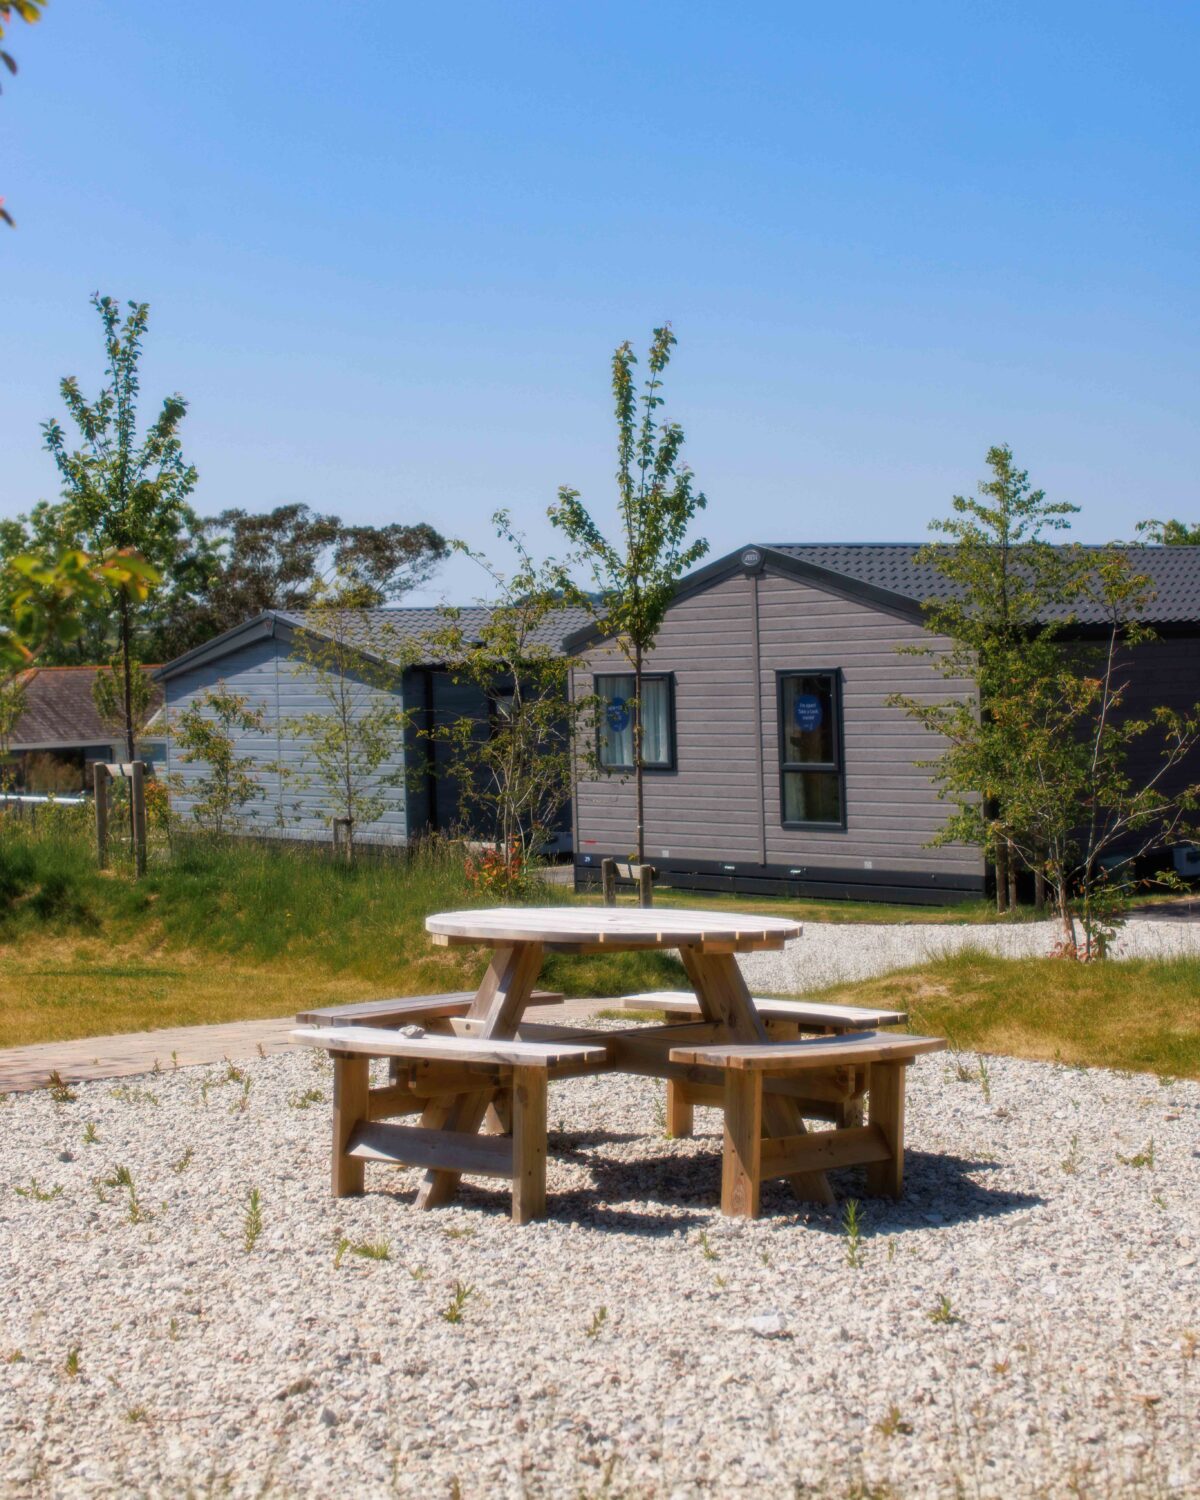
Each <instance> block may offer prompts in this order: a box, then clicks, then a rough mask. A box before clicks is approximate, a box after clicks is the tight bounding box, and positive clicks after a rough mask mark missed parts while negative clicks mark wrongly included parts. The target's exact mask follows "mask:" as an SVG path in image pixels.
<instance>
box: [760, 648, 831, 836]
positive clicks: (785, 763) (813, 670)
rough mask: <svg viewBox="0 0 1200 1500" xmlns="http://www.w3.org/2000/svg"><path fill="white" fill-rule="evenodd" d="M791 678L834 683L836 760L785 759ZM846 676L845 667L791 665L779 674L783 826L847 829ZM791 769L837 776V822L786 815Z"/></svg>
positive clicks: (777, 713) (777, 709)
mask: <svg viewBox="0 0 1200 1500" xmlns="http://www.w3.org/2000/svg"><path fill="white" fill-rule="evenodd" d="M789 677H827V678H828V679H829V682H830V689H831V691H830V699H831V702H832V705H833V713H834V719H835V724H834V735H833V750H834V755H835V757H836V759H835V760H833V761H789V760H787V759H786V758H785V749H786V745H787V734H786V725H785V724H784V722H783V695H784V682H785V680H786V679H787V678H789ZM842 687H843V677H842V669H841V667H787V668H780V669H778V670H777V671H776V673H775V718H776V722H777V726H778V755H779V826H780V827H781V828H795V829H801V830H803V829H814V828H815V829H825V830H827V831H831V832H835V833H845V831H846V737H845V726H846V716H845V712H844V708H843V692H842ZM789 771H793V772H796V771H800V772H803V771H822V772H825V773H826V774H829V773H832V774H834V775H836V776H837V782H838V806H839V807H840V808H841V810H842V815H841V817H840V818H838V819H836V820H835V821H829V820H822V821H817V820H815V819H810V820H805V821H803V822H799V821H797V820H795V819H788V818H785V817H784V808H785V807H786V806H787V799H786V796H785V794H784V777H785V776H786V775H787V773H788V772H789Z"/></svg>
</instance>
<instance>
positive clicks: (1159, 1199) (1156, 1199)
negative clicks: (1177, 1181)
mask: <svg viewBox="0 0 1200 1500" xmlns="http://www.w3.org/2000/svg"><path fill="white" fill-rule="evenodd" d="M1150 1202H1151V1203H1153V1204H1154V1206H1155V1208H1161V1209H1162V1211H1163V1213H1166V1211H1167V1200H1166V1199H1165V1198H1164V1197H1163V1195H1162V1194H1161V1193H1152V1194H1151V1195H1150Z"/></svg>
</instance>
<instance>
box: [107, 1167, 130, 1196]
mask: <svg viewBox="0 0 1200 1500" xmlns="http://www.w3.org/2000/svg"><path fill="white" fill-rule="evenodd" d="M102 1181H103V1183H104V1186H105V1187H110V1188H128V1189H129V1190H130V1192H132V1191H133V1173H132V1172H131V1171H130V1170H129V1168H128V1167H114V1168H113V1170H112V1172H111V1173H110V1174H109V1175H108V1176H107V1177H105V1178H103V1179H102Z"/></svg>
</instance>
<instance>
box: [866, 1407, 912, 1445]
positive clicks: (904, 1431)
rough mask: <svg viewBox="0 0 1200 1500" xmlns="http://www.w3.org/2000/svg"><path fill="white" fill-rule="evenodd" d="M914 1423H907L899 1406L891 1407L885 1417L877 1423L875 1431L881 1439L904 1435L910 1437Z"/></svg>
mask: <svg viewBox="0 0 1200 1500" xmlns="http://www.w3.org/2000/svg"><path fill="white" fill-rule="evenodd" d="M912 1430H913V1428H912V1423H911V1422H907V1421H905V1419H904V1417H903V1416H901V1414H900V1408H899V1407H898V1406H894V1405H893V1406H889V1407H888V1409H887V1412H886V1413H885V1415H884V1416H882V1417H880V1419H879V1421H878V1422H876V1423H875V1431H876V1432H877V1433H878V1434H879V1436H880V1437H887V1438H890V1437H896V1436H898V1435H903V1436H904V1437H908V1436H909V1435H910V1434H911V1433H912Z"/></svg>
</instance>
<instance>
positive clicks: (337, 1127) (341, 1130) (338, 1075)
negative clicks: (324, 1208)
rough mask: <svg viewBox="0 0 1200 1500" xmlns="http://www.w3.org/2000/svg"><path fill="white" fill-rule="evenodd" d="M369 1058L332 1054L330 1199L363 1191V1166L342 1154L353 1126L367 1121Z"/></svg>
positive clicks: (354, 1159) (369, 1085)
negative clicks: (331, 1169)
mask: <svg viewBox="0 0 1200 1500" xmlns="http://www.w3.org/2000/svg"><path fill="white" fill-rule="evenodd" d="M370 1069H371V1062H370V1059H369V1058H366V1057H360V1056H357V1055H350V1054H346V1053H337V1052H335V1053H334V1054H333V1182H332V1187H333V1196H334V1197H335V1198H350V1197H354V1196H355V1195H357V1194H358V1193H361V1192H362V1190H363V1181H364V1178H363V1166H364V1164H363V1163H362V1162H361V1161H359V1160H357V1158H355V1157H353V1156H347V1155H346V1148H347V1146H349V1144H350V1137H351V1136H352V1135H353V1134H354V1130H355V1127H356V1126H357V1125H359V1124H361V1122H362V1121H363V1120H365V1119H366V1118H367V1095H368V1092H369V1090H370V1087H371V1072H370Z"/></svg>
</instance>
